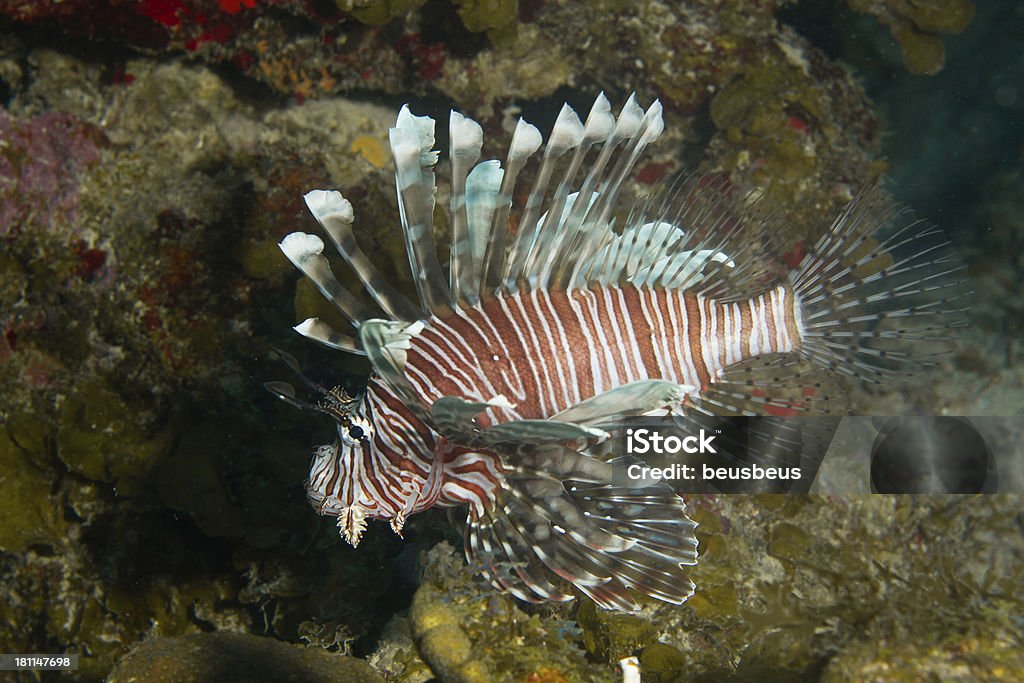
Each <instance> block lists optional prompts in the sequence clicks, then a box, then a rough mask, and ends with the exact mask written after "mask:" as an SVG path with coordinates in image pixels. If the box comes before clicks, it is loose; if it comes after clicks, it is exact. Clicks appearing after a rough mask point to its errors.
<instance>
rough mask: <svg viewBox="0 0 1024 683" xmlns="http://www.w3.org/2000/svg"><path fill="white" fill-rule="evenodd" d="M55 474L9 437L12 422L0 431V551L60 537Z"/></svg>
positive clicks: (61, 524) (62, 527)
mask: <svg viewBox="0 0 1024 683" xmlns="http://www.w3.org/2000/svg"><path fill="white" fill-rule="evenodd" d="M18 424H21V422H19V423H18ZM54 474H55V472H54V469H53V468H52V467H46V466H42V465H41V464H40V463H39V462H38V455H33V453H32V451H30V450H26V449H25V448H23V447H22V445H21V444H20V443H19V441H18V440H16V438H15V437H14V436H12V434H11V425H9V426H8V428H7V429H2V430H0V520H3V521H2V522H0V550H6V551H8V552H21V551H23V550H25V549H26V548H28V547H29V546H30V545H32V544H35V543H49V544H58V543H59V542H60V541H61V540H62V538H63V536H64V534H65V533H66V531H65V525H64V521H63V517H62V515H61V511H60V510H61V509H60V505H59V503H58V501H57V499H56V498H55V497H54V496H53V495H52V492H51V490H52V488H53V483H52V482H53V479H54Z"/></svg>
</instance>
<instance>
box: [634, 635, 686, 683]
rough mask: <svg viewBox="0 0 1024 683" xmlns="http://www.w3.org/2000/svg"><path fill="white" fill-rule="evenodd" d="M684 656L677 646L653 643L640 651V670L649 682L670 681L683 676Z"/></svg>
mask: <svg viewBox="0 0 1024 683" xmlns="http://www.w3.org/2000/svg"><path fill="white" fill-rule="evenodd" d="M685 670H686V657H684V656H683V653H682V652H680V651H679V650H678V649H677V648H674V647H672V646H671V645H666V644H665V643H653V644H652V645H648V646H647V647H645V648H644V651H643V652H641V653H640V671H641V672H642V673H643V680H644V681H648V682H649V683H672V682H673V681H678V680H681V679H682V678H683V675H684V672H685Z"/></svg>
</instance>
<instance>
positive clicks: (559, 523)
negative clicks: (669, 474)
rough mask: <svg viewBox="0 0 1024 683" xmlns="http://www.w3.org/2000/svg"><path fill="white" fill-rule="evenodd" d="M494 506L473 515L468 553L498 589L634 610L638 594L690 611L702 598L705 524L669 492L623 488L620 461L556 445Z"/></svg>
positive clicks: (501, 491) (525, 465) (514, 475)
mask: <svg viewBox="0 0 1024 683" xmlns="http://www.w3.org/2000/svg"><path fill="white" fill-rule="evenodd" d="M505 469H506V471H505V480H504V485H503V486H501V487H499V488H498V489H496V491H495V500H494V502H493V504H492V505H490V506H486V507H485V508H482V509H480V510H474V508H473V507H470V511H469V516H468V518H467V520H466V525H465V530H464V534H465V547H466V555H467V558H468V559H469V561H470V563H471V564H474V565H476V566H477V567H478V568H479V569H480V570H481V571H482V573H483V574H484V575H485V576H486V577H487V578H488V579H489V580H490V581H491V582H492V583H493V584H494V585H495V586H496V587H497V588H499V589H502V590H507V591H509V592H511V593H512V594H513V595H515V596H517V597H519V598H521V599H523V600H526V601H528V602H540V601H543V600H557V601H563V600H570V599H572V598H573V597H574V595H573V592H572V586H573V585H575V587H576V588H577V589H578V590H579V591H580V592H582V593H584V594H585V595H587V596H588V597H590V598H591V599H592V600H593V601H594V602H595V603H597V604H598V605H599V606H601V607H604V608H606V609H618V610H624V611H630V612H635V611H636V610H637V609H639V605H638V603H637V602H636V600H635V598H634V597H633V595H632V594H631V593H630V589H633V590H635V591H637V592H639V593H643V594H646V595H649V596H651V597H654V598H657V599H659V600H664V601H667V602H671V603H675V604H681V603H682V602H683V601H685V600H686V599H687V598H689V597H690V595H692V594H693V589H694V584H693V582H692V581H691V580H690V578H689V575H688V572H689V566H691V565H695V564H696V563H697V539H696V536H695V535H694V529H695V528H696V526H697V525H696V523H695V522H693V521H692V520H691V519H690V518H689V517H687V516H686V514H685V508H684V505H683V499H682V498H681V497H679V496H678V495H677V494H676V493H674V492H673V491H672V489H671V488H670V487H668V486H667V485H664V484H659V485H657V486H651V487H647V488H629V487H624V486H615V485H613V484H611V483H609V482H611V479H612V475H611V469H612V463H610V462H605V461H602V460H600V459H598V458H595V457H592V456H590V455H586V454H584V453H580V452H577V451H573V450H570V449H568V448H564V447H561V446H555V445H548V446H545V447H539V448H534V449H530V450H529V451H528V452H524V451H522V450H521V451H520V453H518V454H517V457H516V458H515V465H514V466H508V465H506V468H505Z"/></svg>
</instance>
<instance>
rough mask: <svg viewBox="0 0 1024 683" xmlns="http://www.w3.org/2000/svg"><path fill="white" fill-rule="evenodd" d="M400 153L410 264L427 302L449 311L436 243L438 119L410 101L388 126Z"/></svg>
mask: <svg viewBox="0 0 1024 683" xmlns="http://www.w3.org/2000/svg"><path fill="white" fill-rule="evenodd" d="M388 140H389V142H390V144H391V154H392V156H393V157H394V159H395V185H396V187H397V190H398V210H399V214H400V217H401V220H402V229H403V231H404V232H405V244H406V251H407V252H408V255H409V267H410V268H411V269H412V276H413V280H414V281H415V282H416V290H417V292H418V293H419V296H420V303H421V304H422V306H423V308H424V309H426V310H427V311H429V312H431V313H443V312H444V311H447V310H450V309H451V307H452V304H453V301H452V293H451V290H450V289H449V288H448V284H447V283H446V282H445V280H444V275H443V273H442V271H441V264H440V262H439V261H438V260H437V251H436V249H435V247H434V235H433V232H434V191H435V183H434V164H436V163H437V152H436V151H434V150H433V149H432V148H433V146H434V120H433V119H432V118H430V117H429V116H414V115H413V114H411V113H410V112H409V106H408V105H405V106H403V107H402V110H401V111H400V112H399V113H398V121H397V122H396V123H395V127H394V128H392V129H390V130H389V131H388Z"/></svg>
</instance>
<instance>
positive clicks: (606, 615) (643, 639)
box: [576, 600, 658, 663]
mask: <svg viewBox="0 0 1024 683" xmlns="http://www.w3.org/2000/svg"><path fill="white" fill-rule="evenodd" d="M576 619H577V620H578V621H579V624H580V628H582V629H583V645H584V646H585V647H586V648H587V652H589V653H590V654H591V655H593V656H594V657H595V658H596V659H597V660H598V661H602V662H611V663H614V662H618V661H619V660H620V659H623V658H625V657H629V656H632V655H634V654H636V653H637V652H638V651H640V650H641V649H643V648H645V647H647V646H648V645H650V644H652V643H653V642H654V641H655V640H657V637H658V631H657V629H655V627H654V626H652V625H651V624H650V623H649V622H648V621H647V620H645V619H643V618H641V617H638V616H634V615H632V614H623V613H621V612H615V611H610V610H604V609H601V608H599V607H597V605H595V604H594V602H593V601H592V600H583V601H581V602H580V607H579V612H578V613H577V615H576Z"/></svg>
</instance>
